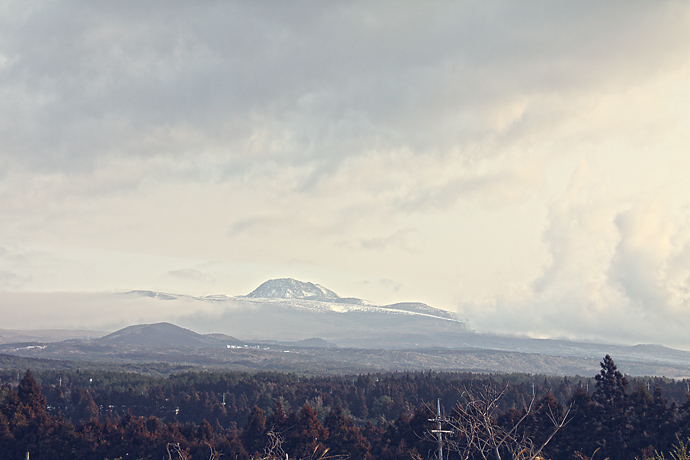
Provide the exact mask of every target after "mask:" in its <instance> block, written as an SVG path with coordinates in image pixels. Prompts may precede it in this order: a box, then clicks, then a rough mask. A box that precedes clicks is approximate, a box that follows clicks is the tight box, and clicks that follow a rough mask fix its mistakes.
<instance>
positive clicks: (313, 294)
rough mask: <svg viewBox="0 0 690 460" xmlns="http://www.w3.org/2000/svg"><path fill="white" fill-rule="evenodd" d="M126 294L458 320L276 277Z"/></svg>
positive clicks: (426, 307)
mask: <svg viewBox="0 0 690 460" xmlns="http://www.w3.org/2000/svg"><path fill="white" fill-rule="evenodd" d="M124 295H127V296H130V297H131V296H143V297H149V298H153V299H157V300H176V299H186V300H201V301H207V302H216V303H223V302H227V303H229V304H238V303H239V304H252V305H274V306H277V305H279V306H281V307H283V308H288V309H294V310H302V311H311V312H314V313H326V312H331V313H354V312H360V313H377V314H385V315H420V316H428V317H431V318H437V319H442V320H445V321H453V322H459V321H458V320H457V319H456V318H455V315H453V313H451V312H448V311H445V310H441V309H438V308H434V307H431V306H429V305H426V304H424V303H420V302H404V303H396V304H392V305H374V304H372V303H370V302H367V301H366V300H362V299H358V298H354V297H340V296H338V295H337V294H336V293H335V292H333V291H331V290H329V289H327V288H325V287H323V286H321V285H319V284H314V283H310V282H302V281H298V280H295V279H292V278H279V279H273V280H268V281H266V282H264V283H262V284H261V285H260V286H259V287H258V288H256V289H255V290H254V291H252V292H251V293H249V294H247V295H246V296H242V295H240V296H234V297H231V296H227V295H223V294H220V295H208V296H202V297H192V296H186V295H180V294H170V293H163V292H155V291H141V290H139V291H129V292H126V293H124Z"/></svg>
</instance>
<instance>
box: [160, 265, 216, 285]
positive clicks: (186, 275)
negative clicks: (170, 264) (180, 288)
mask: <svg viewBox="0 0 690 460" xmlns="http://www.w3.org/2000/svg"><path fill="white" fill-rule="evenodd" d="M168 275H170V276H173V277H175V278H181V279H184V280H191V281H201V282H205V283H209V282H213V281H214V280H213V278H211V277H210V276H209V275H207V274H206V273H203V272H201V271H199V270H195V269H193V268H183V269H180V270H171V271H169V272H168Z"/></svg>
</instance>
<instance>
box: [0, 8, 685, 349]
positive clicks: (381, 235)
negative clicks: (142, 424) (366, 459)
mask: <svg viewBox="0 0 690 460" xmlns="http://www.w3.org/2000/svg"><path fill="white" fill-rule="evenodd" d="M688 55H690V6H689V5H687V4H686V3H683V2H676V1H659V2H643V1H639V2H625V3H615V2H614V3H603V4H602V3H597V2H584V3H583V2H568V1H555V2H548V3H537V2H535V3H524V2H522V3H515V2H488V3H487V2H444V1H432V2H423V3H422V2H402V3H401V2H357V1H352V2H338V3H331V2H323V3H314V2H290V3H278V2H220V1H201V2H193V3H185V2H162V1H151V2H146V3H141V2H132V1H121V2H96V3H94V2H84V1H73V2H47V1H46V2H40V1H38V2H18V1H16V2H12V1H10V2H5V3H3V5H2V6H0V290H5V291H9V292H18V291H38V292H49V291H87V292H97V291H117V290H130V289H157V290H163V291H172V292H185V293H190V294H212V293H228V294H231V295H237V294H243V293H248V292H249V291H251V290H252V289H254V288H255V287H256V286H258V285H259V284H260V283H261V282H262V281H264V280H266V279H268V278H278V277H295V278H299V279H305V280H310V281H313V282H315V283H320V284H322V285H324V286H329V288H332V289H334V290H335V291H336V292H338V293H341V294H344V295H352V296H357V297H363V298H367V299H369V300H372V301H374V302H377V303H380V304H388V303H393V302H396V301H410V300H418V301H421V302H425V303H428V304H431V305H433V306H435V307H440V308H446V309H450V310H454V311H458V312H459V313H460V314H461V315H462V316H463V317H465V318H466V319H467V320H468V323H469V325H470V326H471V327H475V328H477V329H480V330H495V331H504V332H515V333H523V334H530V335H533V336H538V337H542V336H556V337H585V338H587V337H589V338H602V337H603V338H608V339H610V340H619V341H631V342H661V343H664V344H667V345H673V346H683V347H687V348H690V342H688V340H687V338H686V334H685V331H686V330H687V328H688V327H689V326H690V324H689V323H690V320H689V319H688V318H690V316H689V315H688V314H687V313H688V312H687V309H688V301H689V299H690V297H689V292H690V291H689V289H690V281H689V279H690V246H689V242H690V230H689V229H690V227H689V226H688V224H689V222H688V215H689V214H688V210H689V209H690V208H689V207H688V205H689V203H690V199H689V198H688V197H690V193H689V192H690V190H689V189H690V186H688V181H687V177H688V173H690V164H689V162H690V156H689V155H688V151H689V150H688V147H690V135H689V134H688V130H687V127H688V126H690V111H689V110H688V107H690V83H689V82H690V78H689V77H690V63H689V61H688V59H687V56H688ZM2 308H3V309H7V308H11V306H3V307H2ZM35 308H36V311H39V310H40V308H43V307H39V306H36V307H35ZM34 313H35V312H31V313H29V310H27V316H26V318H24V319H17V326H19V325H21V326H22V327H24V325H25V323H28V322H30V320H31V318H32V317H34ZM13 314H14V313H13ZM94 314H98V311H96V312H94ZM107 314H108V315H116V312H112V311H108V313H107ZM103 315H106V312H105V311H104V312H103ZM109 318H110V317H109ZM22 321H23V322H22ZM108 321H110V323H113V324H114V323H118V322H119V320H118V319H117V318H114V319H112V320H111V319H108ZM105 323H107V321H105V322H104V324H105ZM8 327H9V326H8Z"/></svg>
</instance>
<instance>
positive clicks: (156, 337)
mask: <svg viewBox="0 0 690 460" xmlns="http://www.w3.org/2000/svg"><path fill="white" fill-rule="evenodd" d="M97 342H98V343H101V344H127V345H136V346H140V347H194V348H199V347H220V346H224V344H222V343H221V340H218V339H216V338H213V337H207V336H204V335H201V334H198V333H196V332H194V331H190V330H189V329H185V328H183V327H179V326H175V325H174V324H170V323H156V324H137V325H134V326H129V327H126V328H124V329H120V330H119V331H116V332H113V333H112V334H108V335H106V336H105V337H102V338H100V339H98V341H97Z"/></svg>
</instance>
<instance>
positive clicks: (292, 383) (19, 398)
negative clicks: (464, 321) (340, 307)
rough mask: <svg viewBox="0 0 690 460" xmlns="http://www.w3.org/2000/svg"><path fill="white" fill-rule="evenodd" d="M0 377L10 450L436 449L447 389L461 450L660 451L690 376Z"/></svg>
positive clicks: (680, 435)
mask: <svg viewBox="0 0 690 460" xmlns="http://www.w3.org/2000/svg"><path fill="white" fill-rule="evenodd" d="M0 378H1V379H4V382H5V384H4V385H3V386H2V387H0V452H2V458H8V459H13V458H16V459H20V458H24V455H25V453H26V452H30V453H31V458H32V459H34V460H35V459H38V460H40V459H51V460H53V459H55V460H60V459H77V460H80V459H111V460H112V459H117V458H120V457H121V458H141V459H144V458H151V459H161V458H164V459H168V458H170V459H172V458H186V459H197V458H198V459H202V458H203V459H208V458H216V459H217V458H218V457H219V456H220V455H221V454H222V456H223V457H224V458H231V459H247V460H248V459H250V458H285V455H288V458H302V459H307V458H323V459H325V458H351V459H355V460H360V459H361V460H365V459H383V460H387V459H391V460H392V459H409V460H413V459H420V458H433V456H434V455H435V451H436V445H435V443H434V442H433V439H429V437H428V436H426V434H427V433H429V430H431V429H434V428H435V424H434V422H432V421H430V419H433V418H434V417H435V410H432V408H430V407H429V404H430V403H433V402H435V401H436V399H437V398H440V399H441V404H442V405H443V406H444V407H447V408H453V409H451V411H450V412H449V413H448V416H445V418H444V420H445V421H446V422H450V423H448V424H447V425H446V427H445V429H447V430H448V431H453V434H451V435H450V437H449V438H448V440H447V441H448V443H447V447H450V448H452V449H451V450H452V452H451V454H450V455H451V456H450V457H447V458H451V459H452V458H465V459H468V460H469V459H478V458H498V457H496V454H498V455H499V456H500V457H501V458H514V459H516V458H523V457H524V458H537V455H539V456H541V457H544V458H550V459H554V460H555V459H575V458H595V459H597V458H600V459H601V460H604V459H606V458H609V459H611V460H617V459H623V458H625V459H632V458H641V459H642V458H649V459H658V458H661V456H662V455H664V453H666V454H667V455H670V454H672V453H674V452H677V449H679V448H680V446H686V445H687V443H684V440H685V439H688V438H689V437H690V400H688V395H687V394H686V392H687V384H686V383H685V382H674V381H670V380H665V379H631V380H629V379H628V378H626V377H625V376H624V375H623V374H622V373H621V372H620V371H619V370H618V369H617V367H616V365H615V363H614V362H613V359H611V357H610V356H608V355H607V356H606V357H604V359H603V361H602V362H601V370H600V372H599V374H597V375H596V376H595V377H594V378H592V379H589V378H584V377H569V378H555V377H545V376H528V375H519V374H514V375H479V374H459V373H434V372H424V373H388V374H376V375H359V376H347V377H346V376H329V377H303V376H298V375H294V374H280V373H258V374H242V373H184V374H179V375H174V376H171V377H169V378H166V379H163V378H154V377H147V376H143V375H140V374H123V373H108V372H90V373H83V372H81V373H80V372H78V371H77V372H62V373H57V372H44V373H39V374H36V376H34V375H33V374H32V373H31V372H30V371H27V372H26V374H25V375H24V376H23V378H21V379H20V381H19V382H17V381H16V380H17V379H16V373H15V374H10V373H2V372H0ZM666 394H671V395H672V398H671V399H667V397H666V396H665V395H666ZM681 395H682V396H681ZM478 414H479V415H481V417H480V418H477V417H475V416H476V415H478ZM472 417H474V418H472ZM478 420H480V421H481V423H478V422H477V421H478ZM475 422H477V423H475ZM472 423H475V425H472ZM490 436H494V437H493V439H490ZM491 443H494V444H493V450H492V449H489V450H486V448H487V446H489V447H491V446H492V444H491ZM482 449H484V450H482ZM489 451H491V452H489ZM525 453H529V455H523V454H525ZM209 455H210V456H211V457H209ZM521 456H522V457H521ZM655 456H656V457H655Z"/></svg>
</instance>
